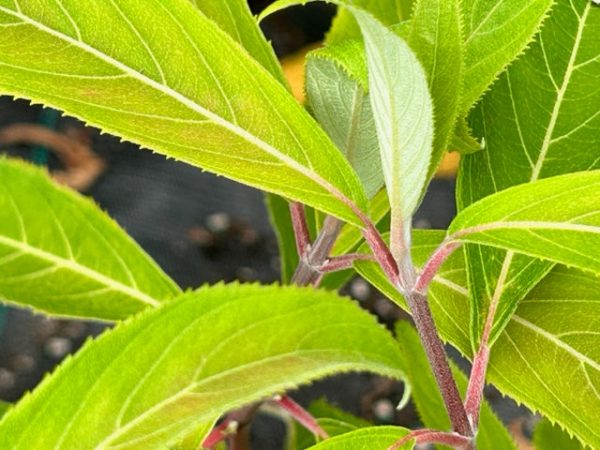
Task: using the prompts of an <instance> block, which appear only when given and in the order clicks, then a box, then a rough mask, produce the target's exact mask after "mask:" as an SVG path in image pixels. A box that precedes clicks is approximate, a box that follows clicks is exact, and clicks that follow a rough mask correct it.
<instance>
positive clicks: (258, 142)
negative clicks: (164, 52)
mask: <svg viewBox="0 0 600 450" xmlns="http://www.w3.org/2000/svg"><path fill="white" fill-rule="evenodd" d="M0 11H3V12H5V13H6V14H9V15H11V16H13V17H16V18H18V19H20V20H22V21H23V22H25V23H29V24H30V25H32V26H33V27H35V28H37V29H39V30H40V31H42V32H45V33H48V34H50V35H52V36H55V37H57V38H58V39H61V40H63V41H65V42H67V43H69V44H71V45H73V46H75V47H78V48H80V49H82V50H83V51H85V52H87V53H89V54H91V55H92V56H94V57H96V58H98V59H100V60H102V61H104V62H105V63H107V64H109V65H112V66H114V67H116V68H117V69H119V70H121V71H123V72H124V73H126V74H128V75H130V76H131V77H133V78H135V79H137V80H138V81H140V82H142V83H143V84H146V85H148V86H150V87H151V88H153V89H155V90H157V91H159V92H161V93H163V94H165V95H167V96H169V97H171V98H173V99H174V100H177V101H178V102H179V103H181V104H183V105H184V106H186V107H188V108H189V109H191V110H192V111H195V112H196V113H199V114H200V115H202V116H205V117H207V118H208V119H209V120H212V121H213V122H214V123H215V124H217V125H219V126H220V127H222V128H225V129H227V130H229V131H230V132H232V133H234V134H236V135H237V136H240V137H241V138H243V139H244V140H246V141H247V142H249V143H250V144H253V145H254V146H256V147H258V148H260V149H262V150H263V151H265V152H266V153H268V154H270V155H272V156H273V157H275V158H277V159H279V160H280V161H283V162H284V163H285V164H287V165H288V166H290V167H291V168H292V169H294V170H296V171H297V172H298V173H299V174H301V175H303V176H304V177H306V178H308V179H309V180H312V181H315V182H316V183H317V184H319V185H321V187H322V188H324V189H325V190H326V191H328V192H330V193H331V194H332V195H333V196H334V197H336V198H337V199H338V200H340V201H342V202H343V203H344V204H345V205H346V206H349V207H350V204H352V205H353V202H352V201H351V200H350V199H349V198H348V197H347V196H346V195H345V194H344V193H342V192H341V191H340V190H339V189H338V188H337V187H335V186H334V185H332V184H331V183H329V182H328V181H327V180H325V179H324V178H322V177H321V176H320V175H319V174H318V173H317V172H314V171H310V170H307V168H306V167H305V166H303V165H302V164H300V163H299V162H297V161H296V160H294V159H293V158H291V157H290V156H288V155H286V154H284V153H282V152H280V151H279V150H277V149H276V148H275V147H273V146H272V145H270V144H268V143H266V142H265V141H263V140H262V139H260V138H258V137H256V136H254V135H253V134H251V133H249V132H248V131H247V130H245V129H243V128H241V127H240V126H238V125H236V124H233V123H231V122H229V121H227V120H226V119H224V118H222V117H221V116H219V115H218V114H216V113H214V112H212V111H210V110H208V109H205V108H203V107H202V106H201V105H199V104H198V103H196V102H195V101H194V100H192V99H190V98H188V97H187V96H185V95H183V94H181V93H180V92H178V91H176V90H174V89H172V88H171V87H169V86H167V85H166V84H161V83H158V82H157V81H155V80H153V79H152V78H149V77H148V76H146V75H144V74H142V73H140V72H139V71H137V70H136V69H134V68H132V67H129V66H128V65H126V64H124V63H122V62H120V61H118V60H116V59H115V58H113V57H111V56H109V55H107V54H106V53H104V52H102V51H100V50H98V49H96V48H95V47H93V46H91V45H89V44H87V43H85V42H81V41H78V40H76V39H73V38H72V37H71V36H68V35H65V34H64V33H62V32H60V31H58V30H55V29H52V28H50V27H48V26H46V25H45V24H43V23H41V22H39V21H37V20H34V19H32V18H30V17H28V16H26V15H24V14H23V13H21V12H20V11H13V10H11V9H8V8H6V7H4V6H0Z"/></svg>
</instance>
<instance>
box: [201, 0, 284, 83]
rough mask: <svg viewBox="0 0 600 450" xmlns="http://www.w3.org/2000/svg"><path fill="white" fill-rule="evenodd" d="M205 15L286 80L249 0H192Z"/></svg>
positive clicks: (270, 70)
mask: <svg viewBox="0 0 600 450" xmlns="http://www.w3.org/2000/svg"><path fill="white" fill-rule="evenodd" d="M190 1H191V2H192V3H193V4H194V5H195V6H196V8H198V9H199V10H200V11H201V12H202V13H203V14H204V15H206V17H208V18H209V19H211V20H213V21H214V22H216V23H217V24H218V25H219V27H220V28H221V29H222V30H223V31H225V32H227V34H229V35H230V36H231V37H232V38H233V39H235V40H236V41H237V42H239V43H240V44H242V46H243V47H244V48H245V49H246V50H247V51H248V53H250V55H251V56H252V57H253V58H254V59H256V60H257V61H258V62H259V63H261V64H262V66H263V67H264V68H265V69H267V70H268V71H269V73H270V74H271V75H273V76H274V77H275V78H277V79H278V80H279V81H280V82H281V84H283V85H284V86H287V81H286V79H285V77H284V75H283V70H281V65H280V64H279V61H278V60H277V57H276V56H275V52H274V51H273V48H272V47H271V45H270V44H269V43H268V42H267V40H266V39H265V36H264V35H263V33H262V31H261V29H260V28H259V26H258V22H257V21H256V20H255V18H254V16H253V15H252V12H251V11H250V7H249V6H248V1H247V0H227V1H223V0H190Z"/></svg>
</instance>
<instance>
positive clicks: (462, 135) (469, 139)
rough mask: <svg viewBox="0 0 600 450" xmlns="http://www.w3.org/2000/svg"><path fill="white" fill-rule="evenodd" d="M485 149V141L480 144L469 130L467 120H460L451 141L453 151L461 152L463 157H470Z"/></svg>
mask: <svg viewBox="0 0 600 450" xmlns="http://www.w3.org/2000/svg"><path fill="white" fill-rule="evenodd" d="M484 148H485V140H482V142H478V141H477V139H475V138H474V137H473V132H472V131H471V129H470V128H469V125H468V124H467V121H466V120H465V119H460V120H459V121H458V122H457V124H456V129H455V130H454V135H453V136H452V139H451V140H450V147H449V149H450V150H451V151H456V152H459V153H460V154H461V155H469V154H471V153H475V152H478V151H480V150H483V149H484Z"/></svg>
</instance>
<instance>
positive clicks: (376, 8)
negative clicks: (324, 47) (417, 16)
mask: <svg viewBox="0 0 600 450" xmlns="http://www.w3.org/2000/svg"><path fill="white" fill-rule="evenodd" d="M352 4H353V6H355V7H356V8H361V9H364V10H365V11H368V12H370V13H371V14H372V15H373V16H374V17H375V18H376V19H378V20H379V21H380V22H382V23H383V24H384V25H388V26H389V25H395V24H397V23H399V22H402V21H403V20H406V19H408V18H409V17H410V14H411V10H412V8H413V0H355V1H353V2H352ZM361 37H362V34H361V32H360V28H359V26H358V24H357V23H356V19H355V18H354V15H353V14H352V13H351V12H350V11H348V10H346V9H345V8H340V9H339V11H338V13H337V16H336V17H335V19H334V20H333V24H332V25H331V29H330V30H329V33H327V38H326V42H327V44H333V43H336V42H341V41H344V40H347V39H360V38H361Z"/></svg>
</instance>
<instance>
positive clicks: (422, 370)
mask: <svg viewBox="0 0 600 450" xmlns="http://www.w3.org/2000/svg"><path fill="white" fill-rule="evenodd" d="M396 336H397V338H398V342H400V345H401V347H402V352H403V354H404V355H403V357H404V358H405V364H406V368H407V374H406V376H407V377H408V382H409V384H410V387H411V393H412V398H413V401H414V402H415V405H416V407H417V410H418V412H419V417H421V420H422V421H423V424H424V426H426V427H427V428H433V429H435V430H450V429H452V425H451V423H450V419H449V418H448V414H447V413H446V408H445V407H444V401H443V400H442V396H441V395H440V392H439V389H438V387H437V384H436V381H435V378H434V376H433V372H432V371H431V366H430V365H429V361H428V360H427V356H426V355H425V351H424V350H423V346H422V345H421V342H420V341H419V336H418V334H417V332H416V330H415V329H414V328H413V327H412V326H411V325H409V324H408V322H404V321H403V322H399V323H398V325H397V326H396ZM451 366H452V373H453V374H454V379H455V380H456V382H457V384H458V388H459V390H460V392H461V394H463V397H464V393H465V392H466V390H467V384H468V379H467V377H466V376H465V374H464V373H463V372H462V371H461V370H460V369H459V368H458V367H457V366H456V365H455V364H453V363H451ZM443 448H446V447H443ZM477 448H478V449H479V450H516V446H515V444H514V442H513V441H512V439H511V438H510V436H509V434H508V431H507V429H506V427H505V426H504V425H503V424H502V422H501V421H500V420H499V419H498V418H497V417H496V415H495V414H494V412H493V411H492V409H491V408H490V406H489V405H488V404H487V402H484V404H483V405H482V410H481V417H480V424H479V432H478V433H477Z"/></svg>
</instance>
